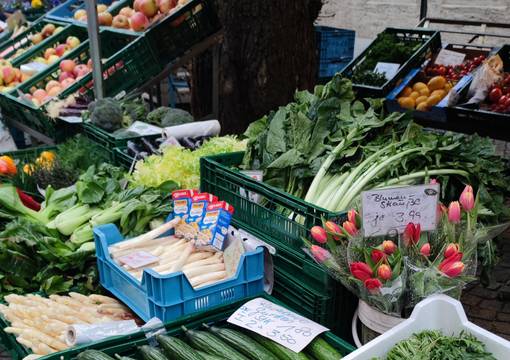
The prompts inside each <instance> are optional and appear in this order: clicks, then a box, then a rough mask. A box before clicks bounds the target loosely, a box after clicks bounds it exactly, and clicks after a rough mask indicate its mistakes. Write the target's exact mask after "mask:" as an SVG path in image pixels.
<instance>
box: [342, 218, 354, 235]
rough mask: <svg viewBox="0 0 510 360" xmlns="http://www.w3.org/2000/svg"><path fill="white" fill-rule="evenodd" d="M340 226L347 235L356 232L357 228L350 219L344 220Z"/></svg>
mask: <svg viewBox="0 0 510 360" xmlns="http://www.w3.org/2000/svg"><path fill="white" fill-rule="evenodd" d="M342 227H343V228H344V230H345V231H346V232H347V233H348V234H349V235H352V236H354V235H356V234H357V233H358V229H357V228H356V225H354V223H352V222H350V221H344V223H343V224H342Z"/></svg>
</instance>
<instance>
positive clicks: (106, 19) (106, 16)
mask: <svg viewBox="0 0 510 360" xmlns="http://www.w3.org/2000/svg"><path fill="white" fill-rule="evenodd" d="M97 21H98V23H99V25H102V26H111V25H112V22H113V17H112V14H110V13H109V12H106V11H105V12H102V13H99V15H97Z"/></svg>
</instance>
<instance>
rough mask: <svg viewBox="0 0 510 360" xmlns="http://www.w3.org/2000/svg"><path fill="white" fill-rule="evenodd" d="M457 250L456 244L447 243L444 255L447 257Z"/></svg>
mask: <svg viewBox="0 0 510 360" xmlns="http://www.w3.org/2000/svg"><path fill="white" fill-rule="evenodd" d="M458 252H459V245H458V244H448V246H447V247H446V249H445V250H444V257H446V258H449V257H450V256H453V255H455V254H457V253H458Z"/></svg>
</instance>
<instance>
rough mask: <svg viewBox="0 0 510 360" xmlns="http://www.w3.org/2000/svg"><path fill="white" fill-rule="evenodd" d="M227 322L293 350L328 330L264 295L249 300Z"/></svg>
mask: <svg viewBox="0 0 510 360" xmlns="http://www.w3.org/2000/svg"><path fill="white" fill-rule="evenodd" d="M227 321H228V322H229V323H231V324H234V325H237V326H240V327H242V328H245V329H248V330H251V331H254V332H256V333H257V334H260V335H262V336H265V337H267V338H268V339H271V340H273V341H275V342H277V343H278V344H280V345H283V346H285V347H286V348H288V349H290V350H292V351H294V352H300V351H302V350H303V349H304V348H305V347H306V346H307V345H308V344H309V343H310V342H311V341H312V340H313V339H314V338H315V337H316V336H317V335H319V334H321V333H323V332H325V331H328V330H329V329H328V328H326V327H324V326H322V325H319V324H317V323H315V322H313V321H311V320H308V319H307V318H305V317H303V316H301V315H298V314H296V313H294V312H292V311H290V310H287V309H285V308H284V307H281V306H279V305H276V304H274V303H272V302H270V301H267V300H266V299H263V298H257V299H253V300H250V301H248V302H247V303H246V304H244V305H243V306H241V307H240V308H239V309H237V311H236V312H235V313H233V314H232V315H231V316H230V317H229V318H228V320H227Z"/></svg>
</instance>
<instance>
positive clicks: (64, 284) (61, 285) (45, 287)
mask: <svg viewBox="0 0 510 360" xmlns="http://www.w3.org/2000/svg"><path fill="white" fill-rule="evenodd" d="M71 286H73V280H67V281H66V280H65V279H64V277H63V276H62V275H55V276H52V277H50V278H48V279H47V280H46V281H45V282H44V283H43V284H42V285H41V290H42V291H44V292H45V293H46V294H48V295H51V294H59V293H65V292H69V289H71Z"/></svg>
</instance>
